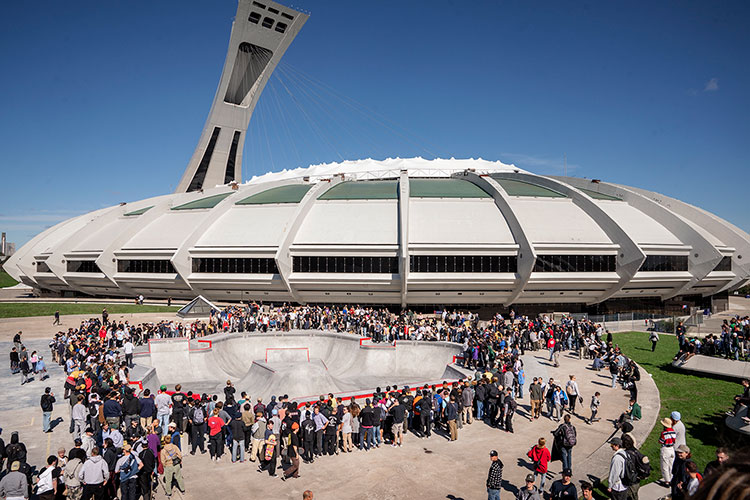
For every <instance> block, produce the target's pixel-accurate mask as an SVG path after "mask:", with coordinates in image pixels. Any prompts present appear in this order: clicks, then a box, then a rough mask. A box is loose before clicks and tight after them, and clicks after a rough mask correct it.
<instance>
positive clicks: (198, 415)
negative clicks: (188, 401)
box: [193, 407, 206, 425]
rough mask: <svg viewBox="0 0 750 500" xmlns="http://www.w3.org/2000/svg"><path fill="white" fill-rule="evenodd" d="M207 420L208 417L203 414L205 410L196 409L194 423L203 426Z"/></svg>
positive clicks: (194, 410)
mask: <svg viewBox="0 0 750 500" xmlns="http://www.w3.org/2000/svg"><path fill="white" fill-rule="evenodd" d="M205 419H206V415H204V414H203V408H200V407H198V408H194V409H193V423H194V424H195V425H200V424H202V423H203V422H204V421H205Z"/></svg>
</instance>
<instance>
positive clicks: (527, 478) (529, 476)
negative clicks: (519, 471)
mask: <svg viewBox="0 0 750 500" xmlns="http://www.w3.org/2000/svg"><path fill="white" fill-rule="evenodd" d="M526 482H527V483H533V482H534V474H529V475H528V476H526Z"/></svg>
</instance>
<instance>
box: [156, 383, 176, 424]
mask: <svg viewBox="0 0 750 500" xmlns="http://www.w3.org/2000/svg"><path fill="white" fill-rule="evenodd" d="M154 406H156V418H157V419H158V420H159V427H161V429H162V433H163V434H162V435H164V436H166V435H167V431H168V428H169V414H170V412H171V409H172V398H170V397H169V394H167V386H166V385H162V386H161V387H159V394H157V395H156V398H154Z"/></svg>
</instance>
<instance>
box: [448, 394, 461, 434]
mask: <svg viewBox="0 0 750 500" xmlns="http://www.w3.org/2000/svg"><path fill="white" fill-rule="evenodd" d="M457 418H458V406H457V405H456V398H455V397H453V396H451V397H450V401H449V402H448V404H447V405H446V406H445V421H446V422H447V423H448V433H449V434H450V440H451V441H456V440H457V439H458V428H457V427H456V419H457Z"/></svg>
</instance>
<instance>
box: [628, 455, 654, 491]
mask: <svg viewBox="0 0 750 500" xmlns="http://www.w3.org/2000/svg"><path fill="white" fill-rule="evenodd" d="M633 451H634V450H631V451H628V450H625V470H623V473H622V484H623V485H624V486H631V485H633V484H638V483H640V479H639V478H638V458H637V457H636V455H635V453H633ZM650 468H651V467H650V466H649V469H650Z"/></svg>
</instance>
